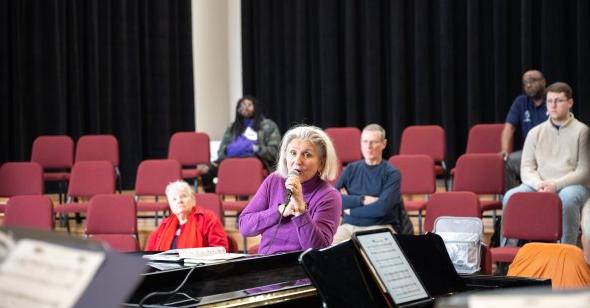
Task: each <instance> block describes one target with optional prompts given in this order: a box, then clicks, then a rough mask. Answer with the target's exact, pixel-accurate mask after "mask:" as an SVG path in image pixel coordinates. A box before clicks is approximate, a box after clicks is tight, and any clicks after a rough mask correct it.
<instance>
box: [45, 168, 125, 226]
mask: <svg viewBox="0 0 590 308" xmlns="http://www.w3.org/2000/svg"><path fill="white" fill-rule="evenodd" d="M113 193H115V169H114V168H113V165H112V164H111V163H110V162H108V161H82V162H79V163H76V164H74V166H73V167H72V172H71V174H70V183H69V185H68V193H67V199H66V203H64V204H58V205H57V206H55V212H56V213H58V214H60V216H61V217H62V219H63V221H64V222H65V225H66V228H67V231H68V233H69V232H70V223H69V217H68V215H69V214H70V213H86V212H87V211H88V201H89V200H90V198H92V197H93V196H94V195H97V194H113Z"/></svg>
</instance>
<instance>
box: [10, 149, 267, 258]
mask: <svg viewBox="0 0 590 308" xmlns="http://www.w3.org/2000/svg"><path fill="white" fill-rule="evenodd" d="M262 170H263V166H262V164H261V162H260V161H259V160H258V159H255V158H240V159H226V160H224V161H223V162H222V163H221V165H220V167H219V172H218V183H217V187H216V192H217V194H219V195H220V196H221V197H222V200H220V202H222V203H221V204H222V208H223V209H224V210H225V211H235V212H236V213H237V214H239V212H241V210H242V209H243V208H244V207H245V206H246V204H247V202H248V201H247V198H249V197H251V196H252V195H254V193H255V192H256V190H257V189H258V187H259V186H260V184H261V183H262V180H263V178H262V176H263V175H262ZM244 175H247V176H244ZM181 178H182V173H181V165H180V163H179V162H178V161H176V160H173V159H159V160H145V161H143V162H141V163H140V165H139V167H138V169H137V176H136V182H135V199H136V201H137V211H138V212H155V224H156V225H157V224H158V219H159V217H160V216H159V213H162V217H163V216H164V212H168V210H169V206H168V203H167V202H166V200H165V199H164V200H160V197H161V196H164V195H165V188H166V186H167V185H168V183H170V182H173V181H177V180H180V179H181ZM114 192H115V174H114V169H113V166H112V165H111V163H110V162H108V161H84V162H78V163H75V164H74V166H73V167H72V170H71V174H70V176H69V185H68V190H67V198H66V201H65V203H61V202H60V204H57V205H56V206H55V209H54V210H55V213H57V214H59V215H60V217H61V218H62V221H63V223H64V224H65V226H66V228H67V230H68V232H69V231H70V224H69V220H70V219H69V214H72V213H86V212H87V211H88V200H90V198H92V197H93V196H94V195H97V194H112V193H114ZM41 194H43V171H42V168H41V166H40V165H39V164H38V163H36V162H8V163H5V164H3V165H2V166H0V197H3V198H10V197H12V196H16V195H41ZM227 196H233V197H234V198H233V200H225V199H226V198H225V197H227ZM144 197H151V199H150V200H145V198H144ZM244 199H245V200H244ZM2 207H3V206H2ZM222 221H224V220H223V219H222ZM244 247H246V239H245V238H244Z"/></svg>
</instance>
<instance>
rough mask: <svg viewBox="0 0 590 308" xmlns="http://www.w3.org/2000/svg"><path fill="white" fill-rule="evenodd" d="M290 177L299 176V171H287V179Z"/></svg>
mask: <svg viewBox="0 0 590 308" xmlns="http://www.w3.org/2000/svg"><path fill="white" fill-rule="evenodd" d="M290 176H299V170H296V169H293V170H291V171H289V174H288V175H287V177H290Z"/></svg>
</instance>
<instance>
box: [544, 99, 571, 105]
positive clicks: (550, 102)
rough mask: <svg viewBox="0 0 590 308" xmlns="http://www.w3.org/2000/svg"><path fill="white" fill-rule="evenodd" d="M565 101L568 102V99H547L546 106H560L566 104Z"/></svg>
mask: <svg viewBox="0 0 590 308" xmlns="http://www.w3.org/2000/svg"><path fill="white" fill-rule="evenodd" d="M567 101H568V99H567V98H556V99H548V100H547V104H548V105H552V104H556V105H557V104H560V105H561V104H563V103H565V102H567Z"/></svg>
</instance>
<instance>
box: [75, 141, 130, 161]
mask: <svg viewBox="0 0 590 308" xmlns="http://www.w3.org/2000/svg"><path fill="white" fill-rule="evenodd" d="M93 160H107V161H110V162H111V164H113V166H115V167H118V166H119V141H117V138H116V137H115V136H113V135H85V136H82V137H80V139H78V143H77V144H76V159H75V162H80V161H93Z"/></svg>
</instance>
